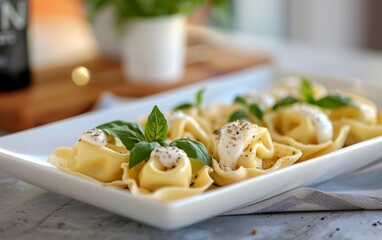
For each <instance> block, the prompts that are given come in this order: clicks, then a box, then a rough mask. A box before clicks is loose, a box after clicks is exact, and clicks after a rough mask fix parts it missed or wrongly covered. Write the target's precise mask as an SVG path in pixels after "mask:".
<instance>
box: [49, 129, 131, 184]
mask: <svg viewBox="0 0 382 240" xmlns="http://www.w3.org/2000/svg"><path fill="white" fill-rule="evenodd" d="M129 158H130V152H129V150H127V149H126V148H125V147H124V146H123V144H122V143H121V142H120V141H119V139H117V138H114V137H113V136H109V135H107V134H105V133H104V132H103V131H102V130H99V129H92V130H89V131H86V132H84V133H83V134H82V135H81V136H80V138H79V140H78V141H77V142H76V143H75V145H74V146H73V148H69V147H63V148H58V149H56V150H54V151H53V152H52V153H51V154H50V156H49V162H50V163H52V164H53V165H55V166H56V167H58V168H61V169H63V170H65V171H69V172H75V173H79V174H82V175H85V176H87V177H90V178H93V179H95V180H97V181H100V182H103V183H111V182H113V181H118V180H121V179H122V174H123V170H122V168H121V164H122V163H127V162H129ZM117 185H119V184H117Z"/></svg>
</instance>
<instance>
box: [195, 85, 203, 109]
mask: <svg viewBox="0 0 382 240" xmlns="http://www.w3.org/2000/svg"><path fill="white" fill-rule="evenodd" d="M205 91H206V89H204V88H202V89H200V90H199V91H198V92H197V93H196V99H195V100H196V102H195V106H196V107H197V108H200V106H201V105H202V103H203V93H204V92H205Z"/></svg>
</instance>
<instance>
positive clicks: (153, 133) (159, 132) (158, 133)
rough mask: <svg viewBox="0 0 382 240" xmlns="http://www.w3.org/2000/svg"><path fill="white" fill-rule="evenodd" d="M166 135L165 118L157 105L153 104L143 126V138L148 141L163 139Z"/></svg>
mask: <svg viewBox="0 0 382 240" xmlns="http://www.w3.org/2000/svg"><path fill="white" fill-rule="evenodd" d="M166 136H167V120H166V118H165V117H164V115H163V113H162V112H161V111H160V110H159V108H158V107H157V106H154V108H153V110H152V111H151V113H150V115H149V117H148V118H147V123H146V126H145V138H146V141H148V142H154V141H156V140H165V139H166Z"/></svg>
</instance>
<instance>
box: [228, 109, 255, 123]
mask: <svg viewBox="0 0 382 240" xmlns="http://www.w3.org/2000/svg"><path fill="white" fill-rule="evenodd" d="M236 120H248V121H250V120H249V117H248V115H247V114H245V113H244V112H243V111H240V110H239V111H236V112H234V113H232V114H231V116H230V117H229V119H228V122H233V121H236Z"/></svg>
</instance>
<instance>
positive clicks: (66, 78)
mask: <svg viewBox="0 0 382 240" xmlns="http://www.w3.org/2000/svg"><path fill="white" fill-rule="evenodd" d="M269 62H270V58H269V57H268V56H264V55H253V54H251V55H249V54H244V53H238V52H234V51H229V50H225V49H221V48H214V49H213V50H212V51H211V52H210V55H209V57H208V60H207V61H203V62H199V63H194V64H187V65H186V69H185V74H184V76H183V78H182V79H180V80H179V81H178V82H177V83H174V84H167V85H147V84H144V85H140V84H133V83H130V82H129V81H128V79H124V78H123V76H122V72H121V67H120V63H119V62H113V61H110V60H106V59H103V58H102V57H101V56H99V57H97V58H95V59H92V60H91V61H88V62H84V63H82V64H80V65H81V66H85V67H87V68H88V69H89V70H90V71H91V75H92V77H91V80H90V83H89V84H88V85H86V86H83V87H80V86H76V85H75V84H74V83H73V82H72V80H71V72H72V70H73V69H74V68H75V67H77V66H79V65H75V66H74V65H73V66H62V67H59V68H54V69H44V70H40V71H34V72H33V76H34V77H33V84H32V85H31V86H30V87H29V88H26V89H23V90H19V91H14V92H5V93H0V129H3V130H7V131H19V130H24V129H27V128H31V127H35V126H39V125H42V124H46V123H50V122H53V121H57V120H60V119H64V118H67V117H71V116H75V115H78V114H81V113H84V112H86V111H88V110H89V109H90V108H91V107H92V105H93V104H94V103H95V102H96V100H97V98H98V97H99V95H100V94H101V93H102V92H103V91H111V92H114V93H115V94H117V95H121V96H130V97H142V96H146V95H150V94H153V93H157V92H160V91H164V90H167V89H172V88H176V87H179V86H182V85H186V84H190V83H193V82H197V81H202V80H206V79H209V78H212V77H215V76H219V75H222V74H226V73H230V72H234V71H238V70H241V69H245V68H249V67H253V66H255V65H259V64H264V63H269Z"/></svg>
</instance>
